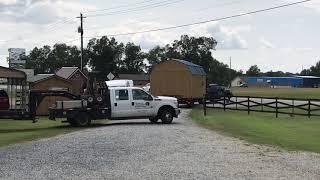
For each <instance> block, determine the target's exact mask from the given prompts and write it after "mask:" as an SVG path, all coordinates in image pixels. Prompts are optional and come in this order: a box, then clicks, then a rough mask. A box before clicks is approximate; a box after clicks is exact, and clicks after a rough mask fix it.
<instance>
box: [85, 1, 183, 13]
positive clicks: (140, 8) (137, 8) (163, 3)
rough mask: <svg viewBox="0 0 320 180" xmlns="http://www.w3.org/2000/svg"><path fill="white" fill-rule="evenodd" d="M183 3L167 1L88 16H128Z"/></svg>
mask: <svg viewBox="0 0 320 180" xmlns="http://www.w3.org/2000/svg"><path fill="white" fill-rule="evenodd" d="M182 1H185V0H174V1H172V0H166V1H161V2H157V3H153V4H148V5H144V6H140V7H135V8H131V9H126V10H120V11H113V12H109V13H102V14H94V15H87V17H99V16H110V15H116V14H127V13H130V12H136V11H143V10H148V9H154V8H158V7H164V6H168V5H171V4H175V3H178V2H182Z"/></svg>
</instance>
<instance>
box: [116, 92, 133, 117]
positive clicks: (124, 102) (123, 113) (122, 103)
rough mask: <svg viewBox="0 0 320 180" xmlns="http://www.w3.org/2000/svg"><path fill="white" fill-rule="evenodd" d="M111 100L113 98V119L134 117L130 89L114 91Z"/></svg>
mask: <svg viewBox="0 0 320 180" xmlns="http://www.w3.org/2000/svg"><path fill="white" fill-rule="evenodd" d="M111 98H113V102H112V104H111V107H112V117H113V118H124V117H133V114H132V109H131V98H130V93H129V90H128V89H116V90H114V91H113V93H112V97H111Z"/></svg>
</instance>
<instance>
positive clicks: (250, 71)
mask: <svg viewBox="0 0 320 180" xmlns="http://www.w3.org/2000/svg"><path fill="white" fill-rule="evenodd" d="M245 75H246V76H251V77H253V76H267V77H288V76H294V75H299V74H294V73H291V72H283V71H267V72H262V71H261V70H260V68H259V67H258V66H257V65H252V66H251V67H250V68H249V69H248V71H247V72H246V74H245Z"/></svg>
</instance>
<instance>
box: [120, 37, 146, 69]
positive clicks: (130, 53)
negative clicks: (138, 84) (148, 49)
mask: <svg viewBox="0 0 320 180" xmlns="http://www.w3.org/2000/svg"><path fill="white" fill-rule="evenodd" d="M144 58H145V53H143V52H141V48H140V46H136V45H135V44H134V43H131V42H129V43H127V44H126V46H125V48H124V58H123V59H122V60H121V61H120V64H119V66H120V67H119V71H118V73H128V74H139V73H143V72H144V69H145V64H144V62H143V60H144Z"/></svg>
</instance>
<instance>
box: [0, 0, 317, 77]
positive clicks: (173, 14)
mask: <svg viewBox="0 0 320 180" xmlns="http://www.w3.org/2000/svg"><path fill="white" fill-rule="evenodd" d="M296 1H298V0H268V1H261V0H223V1H221V0H201V1H194V0H117V1H115V0H99V1H98V0H0V14H1V16H0V27H1V33H0V66H8V64H7V62H6V57H7V56H8V48H26V50H27V52H28V51H30V50H32V49H33V48H34V47H36V46H37V47H42V46H43V45H50V46H53V45H54V44H55V43H67V44H69V45H77V46H79V44H80V39H79V34H78V33H77V28H78V26H79V24H80V23H79V22H80V21H79V19H77V18H76V17H77V16H79V13H80V12H83V14H84V16H86V17H87V18H85V19H84V36H85V44H86V43H87V42H88V40H89V39H90V38H91V37H99V36H103V35H116V34H122V33H128V32H136V31H145V30H150V29H157V28H164V27H171V26H177V25H182V24H188V23H194V22H199V21H206V20H210V19H216V18H222V17H226V16H232V15H236V14H240V13H245V12H249V11H255V10H259V9H265V8H269V7H273V6H278V5H283V4H286V3H291V2H296ZM319 19H320V0H312V1H310V2H306V3H304V4H299V5H295V6H291V7H286V8H282V9H277V10H273V11H269V12H263V13H259V14H252V15H246V16H243V17H238V18H233V19H228V20H221V21H215V22H210V23H206V24H200V25H195V26H190V27H183V28H179V29H173V30H166V31H158V32H150V33H143V34H134V35H125V36H115V38H116V39H117V40H118V41H121V42H124V43H126V42H129V41H130V42H134V43H136V44H139V45H140V46H141V48H142V49H143V50H144V51H147V50H149V49H151V48H153V47H154V46H156V45H166V44H168V43H171V42H173V41H174V40H176V39H179V38H180V36H181V35H184V34H187V35H190V36H207V37H213V38H215V39H216V40H217V41H218V45H217V48H216V50H215V51H213V56H214V57H215V58H216V59H217V60H219V61H221V62H223V63H226V64H229V61H230V59H231V60H232V68H233V69H236V70H242V71H246V70H247V69H248V68H249V67H250V66H251V65H255V64H256V65H258V66H259V67H260V69H261V70H262V71H270V70H272V71H278V70H281V71H285V72H293V73H297V72H300V71H301V70H302V68H309V67H310V66H312V65H315V64H316V62H317V61H319V60H320V57H319V53H318V52H320V51H319V50H320V43H319V42H320V36H319V32H320V23H318V22H319Z"/></svg>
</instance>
